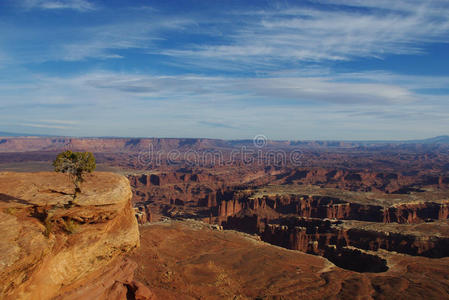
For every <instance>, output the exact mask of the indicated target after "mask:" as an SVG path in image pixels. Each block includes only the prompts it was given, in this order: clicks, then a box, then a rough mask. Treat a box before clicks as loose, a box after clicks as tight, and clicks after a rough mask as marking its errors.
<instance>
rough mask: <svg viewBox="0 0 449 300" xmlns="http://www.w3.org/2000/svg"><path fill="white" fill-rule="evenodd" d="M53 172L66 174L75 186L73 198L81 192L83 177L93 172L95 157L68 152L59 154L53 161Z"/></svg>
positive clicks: (85, 153) (88, 153)
mask: <svg viewBox="0 0 449 300" xmlns="http://www.w3.org/2000/svg"><path fill="white" fill-rule="evenodd" d="M53 167H54V168H55V172H61V173H67V174H69V175H70V177H71V178H72V181H73V184H74V185H75V193H74V196H73V198H74V199H75V198H76V195H77V194H78V193H79V192H81V189H80V184H81V182H83V181H84V178H83V175H84V174H86V173H91V172H92V171H94V170H95V167H96V163H95V157H94V155H93V154H92V153H91V152H72V151H70V150H67V151H64V152H61V153H59V154H58V156H56V159H55V160H54V161H53Z"/></svg>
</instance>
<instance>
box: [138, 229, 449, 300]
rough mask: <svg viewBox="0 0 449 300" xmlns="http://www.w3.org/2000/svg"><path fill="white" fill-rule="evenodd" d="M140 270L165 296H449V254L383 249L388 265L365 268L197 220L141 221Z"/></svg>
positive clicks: (142, 275) (142, 277)
mask: <svg viewBox="0 0 449 300" xmlns="http://www.w3.org/2000/svg"><path fill="white" fill-rule="evenodd" d="M140 236H141V247H140V248H139V249H138V250H137V251H136V252H135V253H134V254H133V255H131V258H132V259H133V260H135V261H137V262H138V265H139V267H138V268H137V271H136V275H135V276H136V278H137V279H138V280H140V281H142V282H144V283H146V284H148V285H149V286H150V287H151V289H152V291H153V292H154V294H155V295H156V296H157V297H158V298H159V299H444V298H447V297H448V296H447V295H449V258H440V259H429V258H425V257H412V256H409V255H402V254H398V253H393V252H388V251H377V252H376V253H377V255H381V256H382V257H384V258H385V259H386V260H387V262H388V267H389V269H388V271H386V272H383V273H358V272H352V271H348V270H345V269H342V268H339V267H337V266H335V265H334V264H332V263H330V262H329V261H328V260H326V259H324V258H322V257H319V256H314V255H309V254H305V253H302V252H299V251H292V250H287V249H284V248H281V247H276V246H273V245H270V244H268V243H265V242H262V241H260V239H258V238H257V237H255V236H252V235H248V234H243V233H240V232H237V231H232V230H229V231H228V230H225V231H220V230H217V229H214V227H213V226H210V225H207V224H204V223H202V222H197V221H193V220H186V221H173V220H167V221H163V222H155V223H151V224H148V225H143V226H140Z"/></svg>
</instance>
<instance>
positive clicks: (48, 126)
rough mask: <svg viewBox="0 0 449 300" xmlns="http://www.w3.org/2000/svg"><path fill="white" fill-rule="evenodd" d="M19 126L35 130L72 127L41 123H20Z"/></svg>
mask: <svg viewBox="0 0 449 300" xmlns="http://www.w3.org/2000/svg"><path fill="white" fill-rule="evenodd" d="M17 125H19V126H24V127H35V128H49V129H70V127H68V126H61V125H49V124H39V123H18V124H17Z"/></svg>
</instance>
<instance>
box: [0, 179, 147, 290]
mask: <svg viewBox="0 0 449 300" xmlns="http://www.w3.org/2000/svg"><path fill="white" fill-rule="evenodd" d="M82 190H83V192H82V194H81V195H79V197H78V199H77V201H76V205H68V203H69V201H70V200H71V199H72V196H71V193H72V188H71V184H70V182H69V180H68V178H67V177H66V176H65V175H62V174H56V173H45V172H41V173H11V172H4V173H0V236H1V238H0V251H1V252H2V256H1V257H0V295H1V298H4V299H126V298H127V296H128V297H131V298H135V299H149V298H151V292H150V291H149V290H148V289H147V288H146V287H145V286H143V285H142V284H140V283H138V282H135V281H133V274H134V269H135V268H136V264H135V263H134V262H132V261H130V260H126V259H123V254H126V253H128V252H130V251H131V250H133V249H134V248H136V247H138V246H139V231H138V225H137V222H136V218H135V217H134V211H133V209H132V207H131V197H132V193H131V189H130V185H129V182H128V180H127V179H126V178H125V177H123V176H120V175H116V174H111V173H100V172H97V173H94V174H92V175H88V178H87V180H86V181H85V182H84V183H83V186H82ZM142 294H143V295H142Z"/></svg>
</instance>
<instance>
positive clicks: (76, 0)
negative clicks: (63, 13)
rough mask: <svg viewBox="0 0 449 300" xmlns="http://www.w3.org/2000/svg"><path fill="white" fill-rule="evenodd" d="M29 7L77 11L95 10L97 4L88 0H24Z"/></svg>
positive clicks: (24, 3)
mask: <svg viewBox="0 0 449 300" xmlns="http://www.w3.org/2000/svg"><path fill="white" fill-rule="evenodd" d="M23 6H24V7H25V8H27V9H33V8H38V9H72V10H77V11H91V10H95V9H96V6H95V5H94V4H93V3H91V2H89V1H87V0H23Z"/></svg>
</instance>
